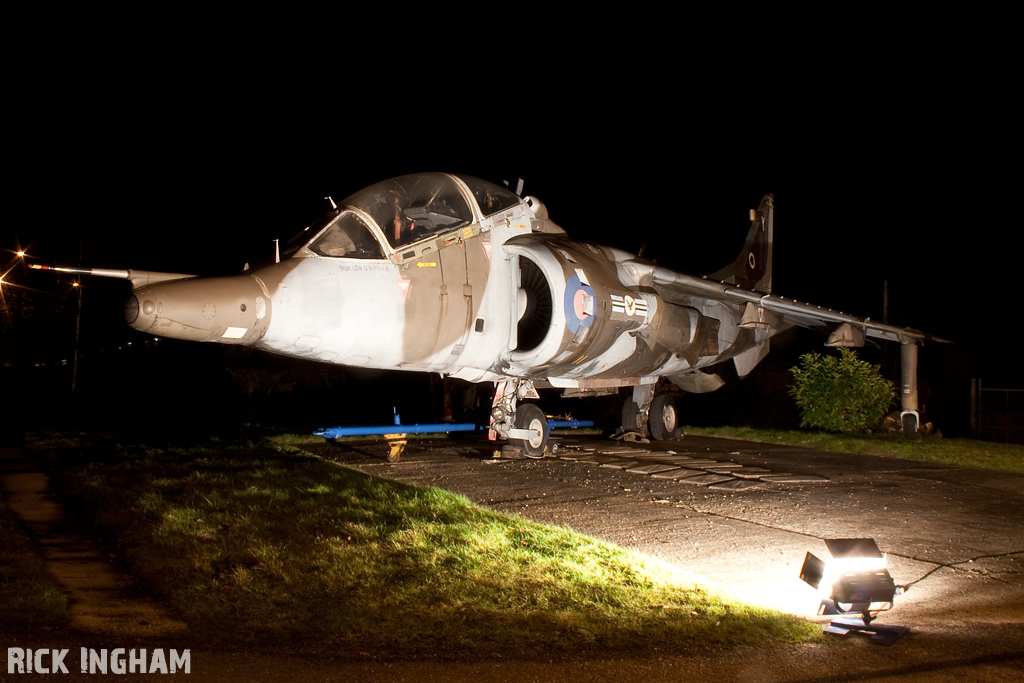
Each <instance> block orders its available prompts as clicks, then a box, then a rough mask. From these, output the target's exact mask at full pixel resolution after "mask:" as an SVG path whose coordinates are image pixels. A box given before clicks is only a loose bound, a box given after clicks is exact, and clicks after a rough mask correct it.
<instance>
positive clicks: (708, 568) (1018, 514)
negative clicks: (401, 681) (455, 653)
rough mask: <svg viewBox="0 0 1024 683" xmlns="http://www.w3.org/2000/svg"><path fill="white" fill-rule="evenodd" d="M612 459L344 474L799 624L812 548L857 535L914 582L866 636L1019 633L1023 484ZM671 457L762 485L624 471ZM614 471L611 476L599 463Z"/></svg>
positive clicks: (421, 449) (757, 460)
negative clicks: (698, 586)
mask: <svg viewBox="0 0 1024 683" xmlns="http://www.w3.org/2000/svg"><path fill="white" fill-rule="evenodd" d="M625 448H626V450H625V452H624V447H623V446H622V445H621V444H611V443H610V442H607V441H602V440H599V439H569V438H567V439H565V440H564V441H563V443H562V444H561V448H560V450H559V453H560V455H559V456H556V457H547V458H544V459H542V460H513V461H507V460H493V459H491V458H489V457H487V455H488V454H486V453H482V452H481V451H480V450H479V449H477V451H476V452H475V453H474V451H473V450H472V449H471V448H469V449H467V448H466V447H465V446H463V447H462V448H461V451H460V449H459V448H458V447H453V446H452V445H444V443H443V442H436V443H434V444H430V443H427V442H424V443H423V444H422V445H418V446H413V444H410V449H409V450H408V451H407V452H406V455H405V456H403V460H402V462H400V463H398V464H396V465H389V464H386V463H382V462H380V461H372V460H367V459H365V458H364V459H363V460H362V461H356V462H352V463H350V464H354V465H356V466H357V467H359V468H360V469H363V470H365V471H366V472H368V473H372V474H375V475H379V476H385V477H389V478H392V479H397V480H400V481H404V482H408V483H415V484H420V485H435V486H440V487H442V488H445V489H448V490H452V491H455V492H458V493H461V494H464V495H466V496H467V497H469V498H471V499H473V500H476V501H478V502H481V503H484V504H486V505H489V506H491V507H493V508H495V509H498V510H502V511H505V512H511V513H518V514H522V515H524V516H527V517H530V518H532V519H536V520H538V521H542V522H548V523H555V524H562V525H565V526H568V527H571V528H573V529H576V530H578V531H582V532H584V533H587V534H590V535H593V536H597V537H599V538H604V539H607V540H609V541H613V542H615V543H618V544H620V545H622V546H624V547H627V548H631V549H634V550H637V551H640V552H643V553H646V554H648V555H651V556H653V557H656V558H658V559H660V560H663V561H665V562H667V563H668V564H670V565H672V566H674V567H676V568H678V569H681V570H683V571H684V572H686V573H687V574H688V575H689V576H690V577H691V578H693V579H694V580H695V581H697V582H699V583H702V584H704V585H706V586H709V587H711V588H715V589H719V590H721V591H723V592H725V593H727V594H729V595H731V596H735V597H736V598H738V599H741V600H743V601H745V602H749V603H752V604H758V605H764V606H767V607H773V608H776V609H780V610H783V611H787V612H790V613H794V614H798V615H800V616H806V617H814V616H815V614H816V612H817V608H818V604H819V596H817V594H816V593H815V592H814V591H813V590H812V589H811V588H810V587H809V586H807V585H806V584H805V583H803V582H802V581H801V580H800V579H799V578H798V575H799V571H800V568H801V565H802V563H803V561H804V556H805V554H806V553H807V552H808V551H810V552H812V553H814V554H815V555H817V556H818V557H820V558H823V559H828V557H829V554H828V551H827V550H826V547H825V544H824V542H823V539H826V538H859V537H870V538H874V539H875V540H876V541H877V542H878V545H879V547H880V548H881V549H882V551H883V552H885V553H887V556H888V567H889V571H890V573H891V574H892V576H893V578H894V580H895V582H896V584H897V585H906V584H912V585H910V587H909V588H908V590H907V593H906V594H905V595H902V596H898V597H897V598H896V600H895V606H894V608H893V609H892V610H890V611H889V612H885V613H883V614H882V615H881V616H880V617H879V622H880V623H886V622H889V623H899V624H905V625H910V626H913V627H914V628H915V629H920V628H922V627H925V628H934V629H938V630H943V629H945V628H947V627H965V626H970V625H972V624H974V625H981V624H989V625H994V626H995V625H1009V624H1015V625H1019V624H1021V623H1022V622H1024V566H1022V565H1024V476H1022V475H1015V474H1007V473H1000V472H991V471H986V470H972V469H967V468H960V467H955V466H946V465H935V464H928V463H915V462H907V461H901V460H894V459H889V458H879V457H875V456H863V455H843V454H834V453H822V452H816V451H811V450H807V449H801V448H793V447H784V446H774V445H764V444H753V443H744V442H735V441H725V440H719V439H702V438H698V437H685V438H684V439H683V440H682V441H678V442H664V443H656V444H650V445H645V446H637V447H634V448H632V449H630V448H629V447H625ZM456 454H458V455H463V456H468V457H451V456H452V455H456ZM678 456H684V457H690V458H691V459H692V460H694V461H698V462H701V463H705V462H707V461H711V462H712V463H714V464H713V465H711V466H707V465H705V466H703V467H707V469H704V470H703V472H704V475H707V474H708V473H711V472H728V471H730V470H729V469H728V467H733V468H735V467H737V466H742V467H743V468H750V469H748V470H747V471H748V472H757V471H758V469H760V470H766V471H767V473H764V476H763V477H762V478H761V479H759V480H757V481H758V483H757V485H756V486H753V487H751V488H743V489H732V488H730V487H729V485H728V484H726V486H725V488H714V484H715V483H718V484H722V480H721V478H720V477H706V476H703V477H702V476H700V475H697V476H691V477H688V479H690V480H692V481H690V483H687V479H678V480H673V479H667V478H658V476H661V477H664V476H665V472H666V470H662V469H660V468H648V467H637V466H636V465H635V464H632V465H631V464H629V463H630V462H632V463H637V462H639V463H642V464H643V465H650V464H654V463H658V462H659V461H663V462H665V463H670V464H674V465H677V466H678V465H680V464H681V461H680V459H679V457H678ZM615 458H619V459H622V460H623V461H624V463H623V464H624V466H623V467H618V466H616V465H614V464H612V465H611V466H609V464H610V463H614V459H615ZM717 465H726V469H723V468H718V467H716V466H717ZM630 469H632V470H634V471H632V472H631V471H629V470H630ZM733 471H739V472H742V471H743V470H735V469H734V470H733ZM780 473H785V474H788V475H795V476H785V477H783V476H780ZM701 481H703V482H707V483H700V482H701ZM914 582H916V583H914Z"/></svg>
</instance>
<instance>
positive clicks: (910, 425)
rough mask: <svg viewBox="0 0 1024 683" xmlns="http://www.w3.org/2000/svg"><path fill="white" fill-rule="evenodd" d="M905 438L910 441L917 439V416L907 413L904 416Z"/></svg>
mask: <svg viewBox="0 0 1024 683" xmlns="http://www.w3.org/2000/svg"><path fill="white" fill-rule="evenodd" d="M902 419H903V436H905V437H907V438H908V439H915V438H917V415H914V414H913V413H906V414H904V415H903V418H902Z"/></svg>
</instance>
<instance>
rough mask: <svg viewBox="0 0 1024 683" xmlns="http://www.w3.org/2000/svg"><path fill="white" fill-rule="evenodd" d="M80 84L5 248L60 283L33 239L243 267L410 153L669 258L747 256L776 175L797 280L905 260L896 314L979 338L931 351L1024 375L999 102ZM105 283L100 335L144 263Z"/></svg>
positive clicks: (1011, 197) (782, 286)
mask: <svg viewBox="0 0 1024 683" xmlns="http://www.w3.org/2000/svg"><path fill="white" fill-rule="evenodd" d="M83 93H84V91H78V93H77V94H78V95H83ZM75 94H76V93H67V92H65V93H63V95H62V96H61V97H57V96H55V95H53V94H51V95H48V96H47V97H45V98H44V99H43V100H41V101H36V102H35V104H33V105H29V106H27V107H26V108H24V109H23V110H22V111H21V113H20V115H19V120H18V123H17V125H16V126H15V127H14V128H13V130H16V131H17V133H18V134H17V136H16V138H15V139H14V140H13V141H12V142H11V149H10V150H9V154H8V155H7V164H6V166H7V167H8V171H9V176H10V179H9V180H8V183H7V186H6V192H5V204H6V208H7V212H6V218H5V220H4V221H3V224H2V228H0V249H3V250H4V251H3V252H0V267H2V269H3V271H8V269H10V270H9V272H7V274H6V275H5V277H4V281H5V282H8V283H11V284H14V285H20V286H22V287H28V288H31V289H33V290H39V291H38V293H37V294H34V296H37V297H38V299H37V302H42V303H41V304H40V305H44V306H48V305H56V302H57V301H58V300H59V299H60V298H61V297H67V296H68V295H67V292H66V289H65V290H61V289H60V287H59V286H57V285H55V284H54V283H53V280H52V275H47V274H45V273H39V272H28V271H26V270H25V269H24V268H23V267H21V266H19V265H18V263H17V260H16V258H15V257H14V256H13V255H12V253H11V252H12V251H14V250H15V249H17V248H19V247H20V248H25V249H27V250H28V251H29V254H30V257H31V258H32V259H38V260H39V261H40V262H44V263H55V264H69V265H74V264H77V263H79V261H80V262H81V263H82V264H84V265H85V266H91V267H109V268H136V269H143V270H167V271H175V272H195V273H200V274H228V273H237V272H240V271H241V269H242V267H243V264H245V263H247V262H248V263H251V264H252V265H257V264H259V263H260V262H264V261H268V260H270V259H272V256H273V242H272V240H273V239H274V238H280V239H282V241H286V240H287V239H288V238H289V237H291V236H292V235H293V234H295V233H296V232H298V231H299V230H300V229H301V228H302V227H304V226H305V225H306V224H307V223H308V222H310V221H311V220H312V219H313V218H315V217H316V216H317V215H318V214H319V213H320V212H321V211H322V210H324V209H325V208H326V202H325V201H324V200H323V197H325V196H326V195H332V196H333V197H334V198H335V199H336V200H340V199H341V198H343V197H345V196H347V195H349V194H351V193H352V192H355V191H356V190H358V189H360V188H362V187H365V186H366V185H369V184H372V183H374V182H376V181H379V180H382V179H385V178H388V177H392V176H396V175H401V174H404V173H412V172H418V171H428V170H439V171H450V172H456V173H467V174H470V175H476V176H479V177H481V178H484V179H487V180H490V181H493V182H499V183H500V182H501V181H502V180H509V181H510V182H512V183H514V182H515V181H516V179H517V178H523V179H524V181H525V188H524V193H525V194H532V195H534V196H536V197H538V198H539V199H541V200H542V201H544V202H545V203H546V204H547V205H548V207H549V210H550V215H551V217H552V219H553V220H555V221H556V222H558V223H559V224H560V225H561V226H562V227H563V228H564V229H565V230H566V231H567V232H568V233H569V234H570V235H571V236H572V237H575V238H577V239H583V240H593V241H597V242H601V243H605V244H610V245H613V246H617V247H621V248H624V249H627V250H630V251H634V252H635V251H636V250H638V249H639V248H640V247H641V245H642V244H645V245H646V251H645V256H646V257H647V258H653V259H655V260H656V261H657V262H658V263H659V264H662V265H665V266H668V267H672V268H675V269H678V270H682V271H685V272H690V273H696V274H704V273H709V272H713V271H715V270H717V269H719V268H721V267H722V266H724V265H726V264H727V263H729V262H731V261H732V259H733V258H735V256H736V254H737V253H738V252H739V249H740V246H741V245H742V241H743V239H744V236H745V233H746V230H747V228H748V227H749V219H748V211H749V209H751V208H755V207H756V206H757V204H758V202H759V200H760V198H761V196H762V195H764V194H765V193H768V192H772V193H775V199H776V202H777V207H778V215H777V224H776V228H775V263H774V291H775V292H776V293H777V294H780V295H783V296H786V297H790V298H796V299H799V300H802V301H809V302H812V303H815V304H820V305H823V306H826V307H830V308H835V309H838V310H842V311H844V312H847V313H852V314H857V315H864V316H870V317H872V318H876V319H880V318H881V316H882V301H883V282H884V281H886V280H888V281H889V296H890V304H889V321H890V322H891V323H893V324H897V325H904V326H910V327H915V328H918V329H921V330H923V331H926V332H929V333H932V334H935V335H938V336H941V337H945V338H947V339H950V340H952V341H954V342H955V344H954V345H953V346H952V347H950V348H945V349H942V350H941V351H936V352H935V353H936V355H934V356H928V355H927V354H929V353H930V352H931V349H932V348H934V347H935V346H936V345H929V346H928V347H927V348H926V349H925V351H924V352H923V355H922V369H923V370H924V369H925V368H927V369H928V371H929V372H932V373H936V375H938V374H943V373H945V374H949V373H952V374H955V375H956V376H957V377H965V378H969V377H974V376H980V375H984V376H985V377H987V378H990V379H989V383H990V384H999V383H1001V382H1002V381H1003V380H1004V379H1005V380H1006V381H1007V382H1008V383H1009V382H1011V381H1019V380H1020V379H1021V368H1020V365H1021V364H1020V363H1019V361H1018V360H1017V359H1016V354H1015V348H1014V346H1013V345H1012V342H1013V338H1012V335H1011V334H1008V333H1009V332H1010V328H1012V327H1013V326H1014V325H1015V320H1014V306H1013V304H1012V301H1013V299H1012V298H1011V297H1012V293H1013V291H1014V287H1015V285H1016V277H1015V275H1016V272H1017V270H1018V268H1019V266H1018V263H1017V262H1018V259H1019V255H1018V253H1017V252H1018V251H1019V249H1020V246H1021V242H1022V240H1021V239H1020V237H1019V236H1018V234H1017V228H1016V224H1017V223H1019V218H1018V217H1017V215H1016V214H1017V212H1018V211H1019V206H1020V202H1019V201H1018V199H1019V195H1020V191H1019V189H1018V186H1019V182H1017V181H1015V179H1014V178H1013V177H1012V176H1011V174H1010V173H1009V172H1007V171H1005V170H1003V169H1002V168H1001V167H999V164H998V161H999V160H1000V159H1001V158H1003V157H1006V156H1011V155H1012V145H1010V143H1008V142H1007V141H1006V140H1004V139H1003V138H1002V137H1001V136H1002V132H1001V131H1002V130H1003V128H1002V127H1001V126H1000V125H999V122H998V120H997V121H996V123H995V124H994V125H990V126H988V127H986V128H984V129H979V128H977V127H974V126H972V125H969V123H968V122H962V121H961V122H957V121H953V120H951V119H949V118H948V117H945V116H944V115H942V114H940V113H936V112H935V111H933V110H932V109H931V108H930V107H929V106H928V104H927V102H925V101H922V102H920V103H919V102H917V101H914V100H913V99H910V100H905V101H903V102H902V103H901V105H902V106H899V107H894V108H891V109H888V110H886V111H884V112H879V111H876V110H874V109H873V108H872V107H871V106H869V105H863V107H862V108H861V109H859V110H849V109H847V110H845V111H844V112H843V114H842V115H833V114H831V113H829V112H827V111H824V110H817V113H816V114H815V117H814V118H813V119H810V118H808V116H809V115H808V114H807V111H806V110H801V109H799V108H794V109H793V110H792V112H791V113H792V114H793V116H787V115H784V113H783V112H782V111H777V112H775V114H774V115H772V116H760V115H758V114H757V113H756V112H754V111H752V110H746V109H744V108H742V107H733V106H728V107H723V108H722V109H721V110H717V109H715V110H712V109H709V108H708V106H707V104H706V102H703V101H702V102H701V104H700V106H691V107H681V106H680V105H679V103H678V101H677V100H676V98H675V97H674V96H673V93H670V92H664V91H660V90H657V89H654V90H652V91H651V92H650V93H647V94H646V96H645V97H643V98H640V99H636V98H632V99H616V98H611V99H609V98H608V97H603V98H601V99H595V97H594V96H593V95H592V94H590V93H583V92H572V93H565V92H559V93H557V94H552V96H551V97H547V98H546V97H536V96H535V99H536V101H535V102H532V106H528V105H530V104H531V98H529V97H523V98H520V99H518V100H516V102H514V103H509V105H508V106H500V104H501V103H500V101H499V100H498V99H495V100H490V101H488V100H485V101H482V102H480V103H479V104H478V105H477V106H472V107H467V106H462V107H456V108H450V107H449V108H447V109H448V110H447V111H446V112H444V113H439V111H438V110H437V107H439V106H441V104H442V102H441V101H431V100H429V99H426V100H423V101H418V100H416V98H415V97H413V96H412V95H414V93H410V99H409V101H405V102H403V103H402V105H401V106H399V107H381V106H372V107H368V106H364V105H365V103H364V102H362V101H361V100H360V98H357V97H353V96H352V93H346V92H343V91H339V92H338V93H337V94H332V93H331V92H330V91H329V90H324V91H322V92H319V93H317V94H316V96H314V97H307V98H306V99H303V100H295V101H292V100H283V99H276V98H274V97H272V96H271V95H272V94H273V93H271V92H270V91H267V92H261V93H255V92H253V91H249V90H245V91H244V92H240V91H238V90H232V89H228V90H227V91H223V92H221V91H214V90H203V91H199V92H194V91H192V90H190V89H189V88H184V87H181V88H179V90H178V91H176V95H177V96H172V94H174V93H169V92H166V91H164V90H162V89H161V88H159V87H156V86H150V87H148V88H143V89H141V90H135V91H132V92H130V93H128V92H124V91H122V90H120V89H118V88H117V87H116V85H113V84H111V85H110V86H109V87H108V88H107V89H101V90H90V91H89V92H88V98H87V100H83V99H81V98H78V97H75V96H74V95H75ZM604 94H605V95H606V94H607V93H604ZM634 94H635V93H634ZM399 95H400V93H399ZM282 97H284V95H282ZM399 99H401V97H399ZM499 99H500V98H499ZM371 100H372V101H374V102H377V101H378V100H374V99H373V98H371ZM513 104H514V105H515V106H513ZM691 104H693V102H692V101H691ZM890 105H892V103H890ZM798 113H799V116H797V114H798ZM84 284H85V285H86V289H85V292H86V295H85V296H86V298H88V299H92V301H91V304H89V305H88V306H87V309H86V310H90V311H95V310H97V309H102V310H104V311H108V312H109V313H110V316H109V318H107V319H105V320H104V321H103V325H104V327H102V328H100V329H96V328H95V327H90V329H89V334H90V335H93V336H92V337H91V338H90V340H89V342H90V343H91V344H94V345H99V346H102V345H103V344H104V343H105V342H104V340H103V335H104V329H108V327H107V325H108V321H110V322H109V333H110V335H111V339H112V340H113V342H114V343H120V342H121V341H122V340H124V339H131V338H132V335H137V333H135V332H133V331H131V330H129V329H127V328H126V327H125V326H124V325H123V324H119V323H117V322H116V321H117V320H118V319H119V318H120V308H121V305H122V303H123V300H124V299H125V298H126V297H127V287H126V286H122V287H121V288H120V289H118V288H117V286H116V285H117V284H118V283H114V285H111V283H107V282H105V283H102V284H90V283H89V282H86V283H84ZM121 284H122V285H123V283H121ZM10 288H11V285H10V284H8V285H5V286H4V291H5V292H9V291H11V289H10ZM94 315H97V316H98V314H94ZM94 322H96V321H95V320H94ZM6 333H7V332H5V334H6ZM138 336H141V335H138ZM6 346H7V347H8V349H9V348H10V346H11V345H10V344H6ZM817 348H820V347H815V348H814V349H808V350H817ZM38 351H39V349H38V348H36V349H34V352H35V353H38ZM19 353H20V351H19ZM19 362H20V359H19V358H18V357H13V358H12V357H7V358H5V363H7V364H12V363H13V364H17V363H19Z"/></svg>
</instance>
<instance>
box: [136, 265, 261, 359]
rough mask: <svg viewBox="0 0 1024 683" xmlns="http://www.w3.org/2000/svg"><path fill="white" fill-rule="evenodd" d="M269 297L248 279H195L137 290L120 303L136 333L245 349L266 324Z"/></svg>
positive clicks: (259, 336) (252, 279)
mask: <svg viewBox="0 0 1024 683" xmlns="http://www.w3.org/2000/svg"><path fill="white" fill-rule="evenodd" d="M270 313H271V311H270V294H269V292H267V291H266V288H265V286H263V285H262V283H258V282H257V281H256V280H255V279H254V278H252V277H249V276H244V275H243V276H238V277H219V278H205V279H204V278H196V279H191V280H176V281H173V282H161V283H159V284H156V285H150V286H146V287H140V288H139V289H137V290H135V291H134V292H132V296H131V297H130V298H129V299H128V301H127V302H126V303H125V307H124V316H125V320H126V321H127V322H128V324H129V325H131V326H132V327H133V328H135V329H136V330H139V331H140V332H146V333H147V334H153V335H157V336H160V337H170V338H172V339H185V340H188V341H217V342H223V343H226V344H251V343H253V342H255V341H257V340H258V339H260V338H261V337H263V335H264V334H265V333H266V331H267V328H268V327H269V325H270Z"/></svg>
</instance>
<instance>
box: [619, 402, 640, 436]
mask: <svg viewBox="0 0 1024 683" xmlns="http://www.w3.org/2000/svg"><path fill="white" fill-rule="evenodd" d="M638 412H639V411H638V410H637V407H636V402H635V401H633V399H631V398H627V399H626V402H625V403H623V404H622V431H624V432H639V431H640V424H639V420H638V419H637V418H638V417H639V415H638Z"/></svg>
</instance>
